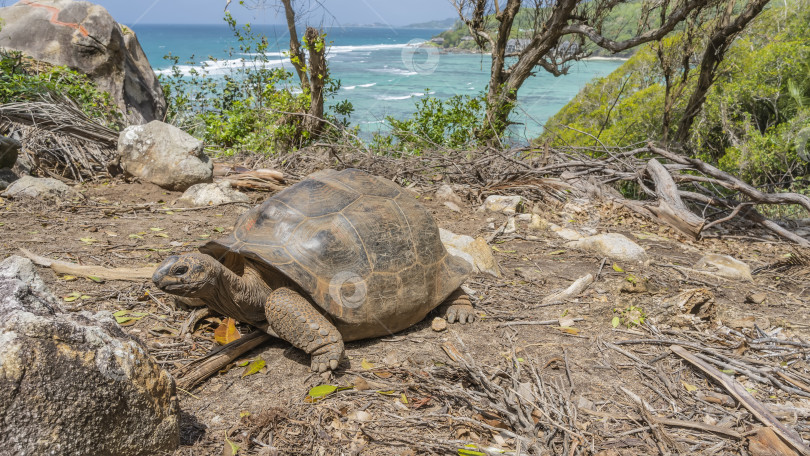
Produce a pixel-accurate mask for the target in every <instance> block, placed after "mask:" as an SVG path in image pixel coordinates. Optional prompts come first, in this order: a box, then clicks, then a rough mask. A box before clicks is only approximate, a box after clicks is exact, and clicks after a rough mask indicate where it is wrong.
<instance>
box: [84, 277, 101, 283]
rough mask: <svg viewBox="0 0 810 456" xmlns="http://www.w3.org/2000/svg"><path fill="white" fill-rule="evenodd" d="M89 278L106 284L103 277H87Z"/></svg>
mask: <svg viewBox="0 0 810 456" xmlns="http://www.w3.org/2000/svg"><path fill="white" fill-rule="evenodd" d="M87 278H88V279H90V280H92V281H93V282H96V283H104V279H102V278H101V277H96V276H87Z"/></svg>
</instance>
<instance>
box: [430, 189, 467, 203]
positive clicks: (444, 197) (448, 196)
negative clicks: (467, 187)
mask: <svg viewBox="0 0 810 456" xmlns="http://www.w3.org/2000/svg"><path fill="white" fill-rule="evenodd" d="M436 199H437V200H439V201H447V202H449V203H455V204H462V201H461V197H460V196H458V195H457V194H456V192H454V191H453V187H451V186H449V185H447V184H444V185H442V186H441V187H439V189H438V190H436Z"/></svg>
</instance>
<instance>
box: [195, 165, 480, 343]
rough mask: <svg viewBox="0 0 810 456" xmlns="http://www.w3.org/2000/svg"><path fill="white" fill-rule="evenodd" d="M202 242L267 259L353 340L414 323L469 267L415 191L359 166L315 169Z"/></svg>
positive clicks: (218, 252)
mask: <svg viewBox="0 0 810 456" xmlns="http://www.w3.org/2000/svg"><path fill="white" fill-rule="evenodd" d="M201 250H202V251H203V252H204V253H208V254H210V255H212V256H214V257H217V258H218V259H220V261H222V260H223V258H224V256H225V255H227V254H228V252H232V253H236V254H239V255H241V256H243V257H245V258H248V259H251V260H253V261H256V262H259V263H260V264H261V263H263V264H265V265H268V266H271V267H272V269H274V270H277V271H279V272H281V273H282V274H284V275H285V276H286V277H287V278H289V279H290V280H292V281H293V282H295V283H296V284H298V286H299V287H300V288H301V290H303V291H304V292H305V293H306V294H308V295H309V298H310V299H311V301H312V302H314V303H315V304H317V306H319V307H320V308H321V309H323V311H324V313H326V314H327V315H329V316H330V317H331V318H332V320H333V322H334V323H335V326H337V328H338V329H339V330H340V331H341V333H343V334H344V335H345V334H346V333H347V332H348V333H350V334H351V336H352V337H351V339H361V338H365V337H375V336H380V335H387V334H391V333H394V332H396V331H399V330H402V329H405V328H407V327H409V326H411V325H413V324H415V323H417V322H419V321H420V320H422V319H423V318H424V317H425V315H427V313H428V312H430V311H431V310H433V309H434V308H435V307H436V306H438V305H439V304H441V303H442V301H444V300H445V299H446V298H447V297H448V296H449V295H450V294H451V293H452V292H453V291H454V290H456V289H457V288H458V287H459V286H460V285H461V284H462V282H464V280H465V279H466V278H467V276H468V275H469V273H470V266H469V264H468V263H467V262H466V261H464V260H462V259H460V258H458V257H455V256H453V255H450V254H449V253H448V252H447V250H446V249H445V248H444V245H443V244H442V242H441V240H440V238H439V228H438V227H437V226H436V222H435V221H434V220H433V217H432V216H431V215H430V214H429V213H428V211H427V210H426V209H425V208H424V207H423V206H422V205H421V204H419V202H417V200H416V199H415V198H414V197H413V196H412V195H409V194H408V193H406V192H404V191H403V190H402V189H401V188H400V187H399V186H397V185H396V184H394V183H393V182H391V181H390V180H387V179H383V178H380V177H377V176H373V175H371V174H368V173H366V172H363V171H360V170H357V169H346V170H343V171H339V172H338V171H327V172H321V173H316V174H314V175H312V176H310V177H309V178H307V179H306V180H303V181H301V182H299V183H297V184H295V185H293V186H291V187H289V188H287V189H285V190H283V191H281V192H279V193H277V194H276V195H274V196H272V197H271V198H269V199H268V200H267V201H265V202H264V203H262V204H261V205H259V206H257V207H255V208H253V209H251V210H250V211H248V212H247V213H245V214H244V215H242V216H241V217H240V218H239V220H238V221H237V223H236V227H235V229H234V232H233V234H232V235H231V236H229V237H227V238H224V239H221V240H217V241H212V242H209V243H208V244H207V245H205V246H204V247H203V248H202V249H201Z"/></svg>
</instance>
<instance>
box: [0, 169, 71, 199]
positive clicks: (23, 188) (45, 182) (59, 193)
mask: <svg viewBox="0 0 810 456" xmlns="http://www.w3.org/2000/svg"><path fill="white" fill-rule="evenodd" d="M0 179H2V175H0ZM3 196H4V197H6V198H18V199H19V198H37V199H44V200H52V201H70V200H78V199H84V195H82V194H81V193H79V192H77V191H76V190H74V189H73V188H71V187H69V186H67V185H66V184H65V183H63V182H60V181H58V180H56V179H52V178H50V177H44V178H40V177H33V176H23V177H21V178H19V179H17V180H15V181H13V182H12V183H11V184H10V185H9V186H8V188H7V189H6V191H5V192H3Z"/></svg>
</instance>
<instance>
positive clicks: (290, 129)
mask: <svg viewBox="0 0 810 456" xmlns="http://www.w3.org/2000/svg"><path fill="white" fill-rule="evenodd" d="M225 20H226V22H227V23H228V25H229V27H230V28H231V31H232V32H233V33H234V36H235V38H236V41H237V43H238V46H237V48H231V49H229V50H228V59H229V60H230V61H234V59H236V57H237V56H238V57H239V58H240V59H241V60H242V64H241V65H237V66H235V67H233V68H231V69H230V71H229V72H228V73H227V74H225V75H222V76H217V75H214V74H212V67H213V66H214V65H216V64H217V60H216V59H213V58H212V59H211V63H208V62H202V63H197V62H195V60H194V57H192V58H191V59H190V60H189V61H186V62H183V64H184V65H188V66H190V67H191V69H189V70H188V72H187V73H185V72H183V71H182V68H181V67H180V64H181V62H180V59H179V58H178V57H176V56H173V55H171V54H169V55H167V56H166V57H165V59H167V60H169V61H170V62H172V71H171V74H170V75H161V76H160V81H161V84H162V85H163V90H164V92H165V94H166V100H167V104H168V113H169V114H168V118H169V120H170V121H171V122H173V123H175V124H178V125H179V126H180V127H181V128H184V129H186V130H189V131H190V132H191V133H192V134H193V135H195V136H198V137H201V138H202V139H203V140H204V141H205V142H206V143H208V144H209V145H211V146H213V147H215V148H218V149H219V150H220V151H222V152H223V153H225V154H233V153H235V152H248V153H257V152H258V153H278V152H286V151H289V150H290V149H294V148H298V147H302V146H305V145H307V144H308V143H310V142H311V141H312V139H313V138H311V137H310V134H309V132H308V131H306V129H305V128H303V123H304V119H305V116H304V114H305V113H306V112H307V111H308V110H309V106H310V103H311V99H310V96H309V93H307V92H304V91H301V90H300V88H298V87H297V84H296V81H294V79H293V74H292V73H290V72H289V71H287V70H285V69H283V68H273V67H271V63H270V59H269V58H268V56H267V54H266V52H267V50H268V47H269V44H268V41H267V39H266V37H264V36H262V35H260V34H257V33H256V32H254V31H253V30H252V28H251V26H250V24H247V25H244V26H243V27H241V28H240V27H238V26H237V24H236V21H235V20H234V19H233V17H232V16H231V15H230V14H229V13H228V14H226V17H225ZM245 56H246V57H245ZM237 60H238V59H237ZM339 89H340V82H339V81H337V80H334V79H331V78H330V79H329V80H327V82H326V88H325V91H324V98H328V97H329V96H331V95H332V94H334V93H335V92H337V90H339ZM330 111H331V112H329V113H327V114H326V116H325V117H326V118H327V120H328V121H329V123H330V124H331V125H334V126H335V127H337V128H341V127H345V126H346V125H347V124H348V117H349V116H350V115H351V113H352V111H353V107H352V105H351V103H349V102H342V103H337V104H336V105H334V106H332V107H331V108H330ZM337 116H342V118H340V119H338V117H337ZM333 128H334V127H333Z"/></svg>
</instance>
